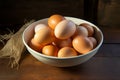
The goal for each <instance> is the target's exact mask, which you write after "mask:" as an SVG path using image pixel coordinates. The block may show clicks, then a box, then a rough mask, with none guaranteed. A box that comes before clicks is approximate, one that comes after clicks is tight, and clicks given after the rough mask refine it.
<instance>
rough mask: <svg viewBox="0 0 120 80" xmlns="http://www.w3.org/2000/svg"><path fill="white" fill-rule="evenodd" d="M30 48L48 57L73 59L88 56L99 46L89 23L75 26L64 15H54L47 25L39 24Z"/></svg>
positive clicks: (35, 29)
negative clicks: (73, 57)
mask: <svg viewBox="0 0 120 80" xmlns="http://www.w3.org/2000/svg"><path fill="white" fill-rule="evenodd" d="M33 35H34V36H33V38H32V39H31V40H30V42H29V46H30V47H31V48H32V49H34V50H35V51H37V52H40V53H42V54H44V55H47V56H55V57H60V58H62V57H72V56H77V55H82V54H86V53H88V52H89V51H91V50H92V49H94V48H95V47H96V45H97V40H96V39H95V37H94V28H93V27H92V26H91V25H90V24H88V23H81V24H79V25H77V24H75V23H74V22H73V21H71V20H67V19H66V18H65V17H63V16H62V15H58V14H55V15H52V16H50V17H49V18H48V22H47V24H42V23H40V24H37V25H36V26H35V28H34V34H33Z"/></svg>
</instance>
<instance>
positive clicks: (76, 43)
mask: <svg viewBox="0 0 120 80" xmlns="http://www.w3.org/2000/svg"><path fill="white" fill-rule="evenodd" d="M72 44H73V48H74V49H75V50H76V51H78V52H79V53H80V54H86V53H87V52H89V51H90V50H92V49H93V43H92V41H91V40H90V39H89V38H88V37H85V36H76V37H75V38H73V41H72Z"/></svg>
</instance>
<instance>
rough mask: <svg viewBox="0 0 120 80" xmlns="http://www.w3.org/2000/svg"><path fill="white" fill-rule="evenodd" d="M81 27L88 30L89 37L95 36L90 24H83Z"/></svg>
mask: <svg viewBox="0 0 120 80" xmlns="http://www.w3.org/2000/svg"><path fill="white" fill-rule="evenodd" d="M80 26H83V27H85V28H86V29H87V30H88V36H89V37H90V36H93V34H94V28H93V27H92V26H91V25H90V24H88V23H82V24H80Z"/></svg>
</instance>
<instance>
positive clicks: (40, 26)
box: [35, 24, 48, 33]
mask: <svg viewBox="0 0 120 80" xmlns="http://www.w3.org/2000/svg"><path fill="white" fill-rule="evenodd" d="M46 27H48V26H47V25H45V24H37V25H36V26H35V33H37V32H38V31H39V30H40V29H43V28H46Z"/></svg>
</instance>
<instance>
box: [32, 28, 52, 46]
mask: <svg viewBox="0 0 120 80" xmlns="http://www.w3.org/2000/svg"><path fill="white" fill-rule="evenodd" d="M34 40H35V41H36V42H37V43H39V44H42V45H46V44H49V43H51V42H52V41H53V31H52V30H51V29H50V28H49V27H45V28H42V29H40V30H39V31H38V32H37V33H35V35H34Z"/></svg>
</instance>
